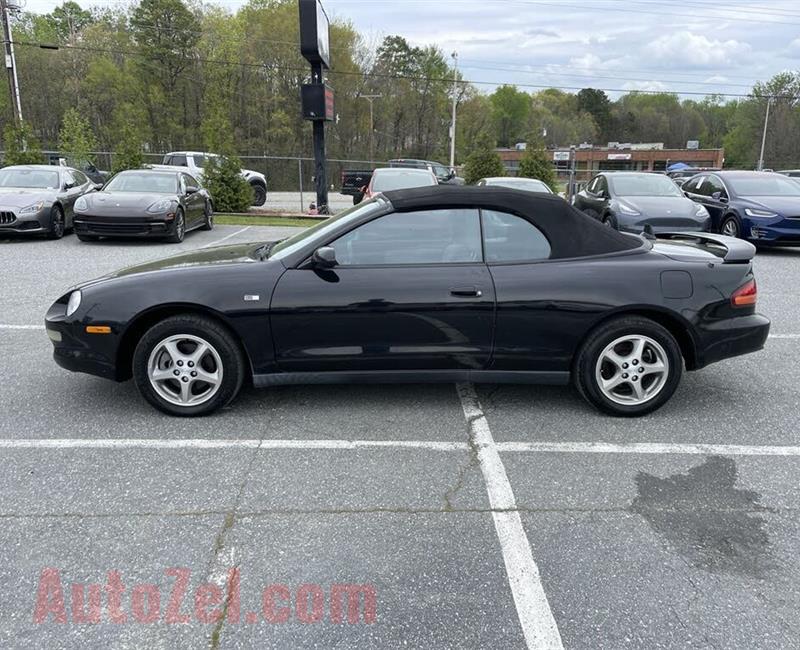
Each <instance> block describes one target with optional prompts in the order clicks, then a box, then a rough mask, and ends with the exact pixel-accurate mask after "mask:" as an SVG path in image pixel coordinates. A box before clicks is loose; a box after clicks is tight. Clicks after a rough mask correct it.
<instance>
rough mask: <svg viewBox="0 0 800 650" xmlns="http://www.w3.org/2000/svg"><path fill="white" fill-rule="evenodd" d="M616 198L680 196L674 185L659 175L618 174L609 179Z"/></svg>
mask: <svg viewBox="0 0 800 650" xmlns="http://www.w3.org/2000/svg"><path fill="white" fill-rule="evenodd" d="M609 182H610V183H611V187H613V188H614V194H616V195H617V196H680V195H681V191H680V190H679V189H678V186H677V185H675V183H674V182H673V181H672V180H671V179H669V178H667V177H666V176H661V175H660V174H642V175H638V174H637V175H636V176H634V175H628V174H620V175H619V176H612V177H611V178H610V179H609Z"/></svg>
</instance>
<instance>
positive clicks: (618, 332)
mask: <svg viewBox="0 0 800 650" xmlns="http://www.w3.org/2000/svg"><path fill="white" fill-rule="evenodd" d="M754 251H755V248H754V247H753V246H752V245H751V244H749V243H747V242H744V241H742V240H737V239H732V238H729V237H725V236H722V235H714V234H708V233H688V234H662V235H661V236H660V238H659V239H658V240H649V239H647V238H646V237H645V236H639V235H628V234H623V233H620V232H617V231H615V230H612V229H610V228H606V227H605V226H603V225H602V224H601V223H599V222H597V221H595V220H593V219H591V218H590V217H587V216H586V215H584V214H582V213H580V212H578V211H577V210H575V209H574V208H572V207H571V206H569V205H568V204H567V203H566V202H565V201H563V200H562V199H560V198H558V197H554V196H546V195H539V194H534V193H530V192H520V191H517V190H511V189H506V188H492V187H480V188H473V187H437V188H418V189H412V190H401V191H397V192H387V193H386V194H385V195H379V196H377V197H376V198H374V199H372V200H370V201H368V202H366V203H363V204H361V205H359V206H356V207H353V208H351V209H350V210H347V211H345V212H343V213H341V214H339V215H337V216H335V217H332V218H330V219H327V220H326V221H323V222H321V223H319V224H318V225H315V226H314V227H312V228H309V229H308V230H305V231H303V232H301V233H299V234H297V235H294V236H293V237H290V238H289V239H285V240H283V241H280V242H271V243H254V244H239V245H233V246H222V247H218V248H211V249H204V250H199V251H195V252H192V253H187V254H183V255H179V256H176V257H172V258H170V259H166V260H162V261H157V262H151V263H147V264H142V265H140V266H136V267H131V268H128V269H125V270H122V271H119V272H117V273H114V274H112V275H109V276H107V277H105V278H100V279H99V280H95V281H93V282H88V283H85V284H83V285H80V286H78V287H76V288H74V289H73V290H71V291H69V292H67V293H65V294H64V295H63V296H62V297H60V298H59V299H58V300H57V301H56V302H55V304H53V306H52V307H51V308H50V310H49V311H48V313H47V317H46V321H45V322H46V328H47V333H48V335H49V337H50V339H51V340H52V341H53V344H54V346H55V351H54V356H55V360H56V362H57V363H58V364H59V365H61V366H63V367H65V368H67V369H69V370H74V371H80V372H88V373H91V374H95V375H100V376H102V377H107V378H110V379H115V380H117V381H122V380H125V379H128V378H130V377H131V376H132V377H133V378H134V379H135V381H136V384H137V386H138V388H139V390H140V391H141V393H142V395H143V396H144V397H145V398H146V399H147V400H148V401H149V402H150V403H151V404H153V405H154V406H155V407H157V408H159V409H161V410H163V411H165V412H167V413H170V414H174V415H203V414H207V413H211V412H213V411H215V410H217V409H219V408H220V407H222V406H224V405H225V404H227V403H228V402H230V401H231V400H232V399H233V398H234V397H235V396H236V394H237V393H238V391H239V389H240V388H241V386H242V384H243V383H244V382H245V381H252V383H253V384H255V385H256V386H274V385H280V384H294V383H338V382H355V381H370V382H442V381H444V382H453V381H478V382H530V383H552V384H567V383H568V382H569V381H570V379H571V380H572V381H573V382H574V383H575V385H576V386H577V387H578V389H579V391H580V392H581V393H582V394H583V396H584V397H585V398H586V399H588V400H589V401H590V402H591V403H592V404H594V405H595V406H596V407H598V408H599V409H601V410H603V411H605V412H608V413H611V414H615V415H626V416H631V415H641V414H644V413H647V412H649V411H652V410H654V409H656V408H658V407H659V406H661V405H662V404H664V403H665V402H666V401H667V400H668V399H669V398H670V396H671V395H672V393H673V391H674V390H675V388H676V386H677V385H678V382H679V380H680V377H681V373H682V370H683V367H684V365H685V366H686V367H687V368H688V369H690V370H692V369H696V368H701V367H703V366H705V365H706V364H709V363H712V362H714V361H718V360H720V359H725V358H727V357H732V356H735V355H738V354H744V353H746V352H753V351H755V350H759V349H760V348H762V347H763V345H764V342H765V340H766V338H767V334H768V331H769V321H768V320H767V319H766V318H764V317H763V316H760V315H758V314H756V312H755V301H756V283H755V279H754V277H753V270H752V266H751V263H750V260H751V258H752V257H753V254H754Z"/></svg>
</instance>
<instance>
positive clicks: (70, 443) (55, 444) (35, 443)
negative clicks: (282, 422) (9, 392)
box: [0, 438, 469, 451]
mask: <svg viewBox="0 0 800 650" xmlns="http://www.w3.org/2000/svg"><path fill="white" fill-rule="evenodd" d="M386 447H392V448H398V447H399V448H405V449H427V450H429V451H466V450H467V449H469V445H468V444H467V443H466V442H447V441H437V440H262V441H259V440H258V439H249V438H246V439H237V438H222V439H209V438H177V439H175V440H162V439H159V438H119V439H108V438H9V439H4V440H0V449H256V448H261V449H345V450H346V449H370V448H386Z"/></svg>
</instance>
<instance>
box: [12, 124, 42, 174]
mask: <svg viewBox="0 0 800 650" xmlns="http://www.w3.org/2000/svg"><path fill="white" fill-rule="evenodd" d="M3 142H4V148H5V156H4V159H3V164H5V165H35V164H39V163H43V162H44V154H43V153H42V145H41V144H39V140H38V139H37V138H36V136H35V135H34V133H33V130H32V129H31V127H30V125H29V124H28V123H27V122H22V123H21V124H20V125H19V126H17V125H16V124H15V123H13V122H11V123H9V124H7V125H6V128H5V129H4V130H3Z"/></svg>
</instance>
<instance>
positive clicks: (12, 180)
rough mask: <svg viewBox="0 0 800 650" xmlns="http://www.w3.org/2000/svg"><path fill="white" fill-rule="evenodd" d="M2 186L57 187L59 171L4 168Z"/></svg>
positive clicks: (0, 176)
mask: <svg viewBox="0 0 800 650" xmlns="http://www.w3.org/2000/svg"><path fill="white" fill-rule="evenodd" d="M0 187H24V188H36V189H57V188H58V187H59V185H58V172H57V171H55V170H53V171H50V170H44V169H13V168H11V169H2V170H0Z"/></svg>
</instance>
